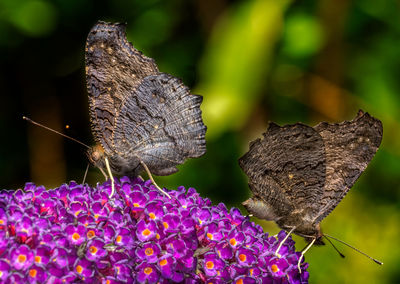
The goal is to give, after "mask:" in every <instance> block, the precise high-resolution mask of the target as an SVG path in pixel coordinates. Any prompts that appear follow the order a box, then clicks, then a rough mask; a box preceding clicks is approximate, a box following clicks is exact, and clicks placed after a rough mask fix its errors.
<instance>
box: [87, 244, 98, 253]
mask: <svg viewBox="0 0 400 284" xmlns="http://www.w3.org/2000/svg"><path fill="white" fill-rule="evenodd" d="M89 251H90V253H91V254H95V253H96V252H97V248H96V247H95V246H90V248H89Z"/></svg>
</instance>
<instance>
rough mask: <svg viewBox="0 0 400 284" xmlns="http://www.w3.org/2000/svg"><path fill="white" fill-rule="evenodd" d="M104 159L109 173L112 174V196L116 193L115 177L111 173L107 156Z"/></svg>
mask: <svg viewBox="0 0 400 284" xmlns="http://www.w3.org/2000/svg"><path fill="white" fill-rule="evenodd" d="M104 160H105V162H106V168H107V172H108V174H109V175H110V178H111V194H110V198H111V197H112V196H113V195H114V193H115V184H114V177H113V175H112V173H111V168H110V163H109V162H108V159H107V157H105V158H104Z"/></svg>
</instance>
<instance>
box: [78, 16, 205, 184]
mask: <svg viewBox="0 0 400 284" xmlns="http://www.w3.org/2000/svg"><path fill="white" fill-rule="evenodd" d="M85 58H86V78H87V90H88V93H89V113H90V121H91V129H92V133H93V136H94V139H95V141H96V145H95V146H93V147H91V148H90V149H89V150H88V157H89V160H90V161H91V162H92V163H93V164H94V165H96V166H97V167H99V168H100V169H106V167H107V163H108V162H109V166H110V169H111V172H112V173H115V174H118V175H128V176H137V175H138V174H139V173H140V172H142V171H143V170H144V169H145V167H148V170H150V172H151V173H153V174H156V175H170V174H173V173H175V172H177V171H178V169H177V168H176V166H177V165H180V164H182V163H183V162H184V161H185V160H186V159H188V158H195V157H200V156H202V155H203V154H204V153H205V152H206V142H205V133H206V129H207V128H206V126H205V125H204V123H203V121H202V116H201V110H200V104H201V102H202V97H201V96H199V95H194V94H191V93H190V90H189V88H188V87H186V86H185V85H184V84H183V83H182V81H181V80H180V79H178V78H175V77H173V76H172V75H169V74H166V73H162V72H160V71H159V70H158V67H157V65H156V63H155V61H154V60H153V59H151V58H149V57H146V56H145V55H143V54H142V53H141V52H140V51H138V50H137V49H135V48H134V47H133V45H132V44H131V43H130V42H128V40H127V37H126V33H125V25H124V24H120V23H116V24H113V23H106V22H101V21H100V22H98V23H97V24H96V25H95V26H94V27H93V28H92V29H91V31H90V32H89V35H88V37H87V41H86V49H85Z"/></svg>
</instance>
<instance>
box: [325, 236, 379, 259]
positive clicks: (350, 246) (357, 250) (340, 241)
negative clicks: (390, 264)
mask: <svg viewBox="0 0 400 284" xmlns="http://www.w3.org/2000/svg"><path fill="white" fill-rule="evenodd" d="M324 236H325V237H328V238H331V239H333V240H335V241H338V242H339V243H342V244H344V245H346V246H348V247H349V248H352V249H354V250H355V251H356V252H359V253H361V254H362V255H364V256H366V257H368V258H369V259H371V260H372V261H374V262H375V263H377V264H379V265H382V264H383V262H381V261H379V260H377V259H375V258H373V257H370V256H369V255H368V254H366V253H365V252H362V251H360V250H359V249H357V248H355V247H353V246H352V245H349V244H348V243H345V242H344V241H342V240H339V239H337V238H335V237H332V236H330V235H327V234H324Z"/></svg>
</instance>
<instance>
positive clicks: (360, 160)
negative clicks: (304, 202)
mask: <svg viewBox="0 0 400 284" xmlns="http://www.w3.org/2000/svg"><path fill="white" fill-rule="evenodd" d="M314 129H315V130H316V131H317V132H318V133H319V134H320V135H321V137H322V139H323V141H324V147H325V152H326V182H325V187H324V193H323V196H322V199H321V200H320V201H319V202H320V204H319V206H320V210H319V213H318V214H317V215H316V216H315V220H316V223H319V222H320V221H321V220H322V219H324V218H325V217H326V216H327V215H328V214H329V213H330V212H331V211H332V210H333V209H334V208H335V207H336V206H337V205H338V203H339V202H340V201H341V200H342V199H343V197H344V196H345V195H346V194H347V192H348V191H349V190H350V188H351V187H352V186H353V184H354V183H355V182H356V180H357V179H358V177H359V176H360V175H361V173H362V172H363V171H364V170H365V168H366V167H367V165H368V163H369V162H370V161H371V159H372V158H373V157H374V155H375V153H376V151H377V150H378V147H379V145H380V144H381V140H382V133H383V128H382V123H381V121H380V120H378V119H376V118H374V117H372V116H370V115H369V114H368V113H364V112H363V111H361V110H360V111H359V113H358V115H357V117H356V118H355V119H353V120H351V121H344V122H342V123H340V124H329V123H326V122H322V123H320V124H318V125H317V126H315V127H314Z"/></svg>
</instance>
